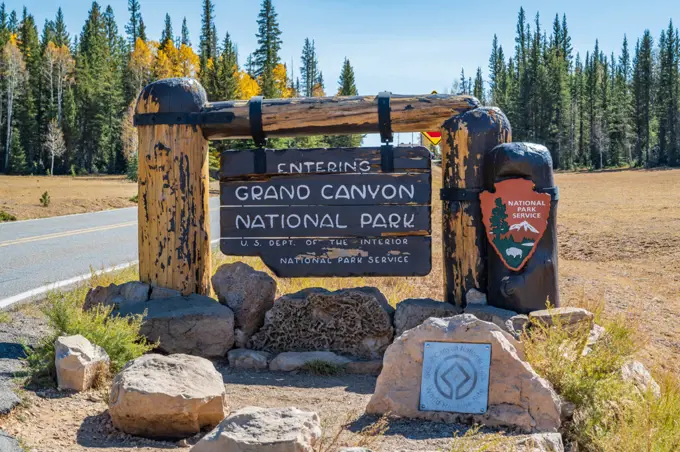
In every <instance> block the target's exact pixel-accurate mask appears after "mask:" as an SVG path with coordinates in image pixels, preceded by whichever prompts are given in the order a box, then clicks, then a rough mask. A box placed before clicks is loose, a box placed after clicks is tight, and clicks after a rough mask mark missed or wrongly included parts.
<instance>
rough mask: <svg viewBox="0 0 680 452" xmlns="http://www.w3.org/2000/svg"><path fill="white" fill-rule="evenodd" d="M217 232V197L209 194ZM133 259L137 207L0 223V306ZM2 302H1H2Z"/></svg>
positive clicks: (135, 245)
mask: <svg viewBox="0 0 680 452" xmlns="http://www.w3.org/2000/svg"><path fill="white" fill-rule="evenodd" d="M210 210H211V212H210V221H211V226H212V232H211V237H212V238H213V239H215V238H217V237H219V232H218V230H219V215H218V213H219V198H217V197H213V198H211V199H210ZM135 260H137V208H136V207H130V208H127V209H116V210H107V211H103V212H94V213H86V214H79V215H68V216H63V217H53V218H45V219H40V220H27V221H18V222H13V223H2V224H0V308H2V307H4V306H6V305H7V304H8V303H11V302H16V301H20V299H22V298H25V297H27V296H30V291H33V292H35V291H36V290H35V289H38V290H39V291H40V290H43V291H44V290H45V286H47V285H53V284H54V283H58V282H60V281H66V280H72V279H74V278H77V277H79V276H81V275H85V274H88V273H89V272H90V267H92V268H94V269H95V270H101V269H104V268H110V267H113V266H118V265H121V264H126V263H129V262H131V261H135ZM3 301H4V303H3Z"/></svg>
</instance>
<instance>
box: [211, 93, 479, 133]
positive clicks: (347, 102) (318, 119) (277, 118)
mask: <svg viewBox="0 0 680 452" xmlns="http://www.w3.org/2000/svg"><path fill="white" fill-rule="evenodd" d="M249 102H250V101H228V102H213V103H208V104H206V105H205V107H204V108H203V110H202V116H203V124H202V127H201V129H202V130H203V135H204V137H205V138H206V139H209V140H220V139H226V138H250V137H251V132H250V116H249ZM478 106H479V102H478V101H477V99H475V98H474V97H472V96H457V95H450V94H429V95H424V96H414V95H398V94H393V95H392V96H391V99H390V109H391V120H392V131H393V132H421V131H428V130H439V127H440V126H441V125H442V123H443V122H444V121H445V120H446V119H448V118H450V117H451V116H455V115H458V114H461V113H464V112H466V111H468V110H472V109H474V108H476V107H478ZM231 115H233V119H232V120H231V121H229V122H223V121H219V118H225V117H230V116H231ZM211 122H215V123H214V124H213V123H211ZM262 124H263V129H264V132H265V134H266V135H267V137H271V138H275V137H295V136H309V135H350V134H365V133H378V101H377V97H376V96H348V97H312V98H309V97H305V98H293V99H265V100H263V101H262Z"/></svg>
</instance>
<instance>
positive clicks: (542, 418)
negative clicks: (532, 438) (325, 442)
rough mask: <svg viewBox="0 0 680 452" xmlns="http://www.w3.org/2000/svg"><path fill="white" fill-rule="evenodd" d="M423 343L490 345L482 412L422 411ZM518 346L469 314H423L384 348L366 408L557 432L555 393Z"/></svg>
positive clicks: (420, 416) (392, 413)
mask: <svg viewBox="0 0 680 452" xmlns="http://www.w3.org/2000/svg"><path fill="white" fill-rule="evenodd" d="M425 342H453V343H458V342H462V343H477V344H489V345H490V346H491V363H490V368H489V387H488V405H487V407H488V408H487V410H486V412H485V413H484V414H461V413H452V412H443V411H421V410H420V390H421V381H422V375H423V350H424V345H425ZM521 349H522V345H521V343H520V342H518V341H516V340H515V339H514V338H513V337H512V336H511V335H510V334H508V333H507V332H505V331H503V330H502V329H501V328H500V327H498V326H497V325H495V324H493V323H490V322H485V321H482V320H479V319H477V318H476V317H474V316H473V315H470V314H463V315H458V316H455V317H450V318H446V319H439V318H430V319H427V320H426V321H425V322H424V323H423V324H421V325H419V326H417V327H415V328H413V329H411V330H408V331H407V332H406V333H404V334H402V335H401V336H399V337H398V338H397V339H395V341H394V343H393V344H392V345H390V346H389V348H388V349H387V351H386V352H385V357H384V359H383V369H382V372H381V373H380V376H379V377H378V381H377V382H376V387H375V393H374V394H373V396H372V397H371V400H370V401H369V403H368V406H367V407H366V412H367V413H368V414H386V413H390V414H391V415H393V416H400V417H405V418H416V419H427V420H433V421H440V422H441V421H443V422H448V423H457V422H464V423H478V424H482V425H486V426H490V427H501V426H503V427H511V428H517V429H518V430H521V431H524V432H527V433H535V432H554V431H557V430H558V429H559V427H560V425H561V421H560V400H559V397H558V395H557V394H556V393H555V390H554V389H553V388H552V386H551V385H550V383H549V382H548V381H547V380H545V379H543V378H541V377H540V376H539V375H538V374H536V372H534V370H533V369H532V367H531V365H530V364H529V363H527V362H526V361H525V360H524V358H523V353H522V352H521Z"/></svg>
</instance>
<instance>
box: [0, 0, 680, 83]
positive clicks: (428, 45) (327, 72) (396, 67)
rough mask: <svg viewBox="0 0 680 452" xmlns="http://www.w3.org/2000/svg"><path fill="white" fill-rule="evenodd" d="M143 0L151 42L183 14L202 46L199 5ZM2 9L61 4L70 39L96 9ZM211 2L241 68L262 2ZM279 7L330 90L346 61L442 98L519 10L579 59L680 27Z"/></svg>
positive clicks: (41, 15) (328, 0)
mask: <svg viewBox="0 0 680 452" xmlns="http://www.w3.org/2000/svg"><path fill="white" fill-rule="evenodd" d="M140 1H141V5H142V15H143V17H144V22H145V23H146V25H147V32H148V35H149V37H151V38H153V39H159V37H160V33H161V30H162V28H163V20H164V18H165V13H166V12H168V13H170V15H171V17H172V20H173V26H174V32H175V34H179V32H180V28H181V23H182V18H183V17H184V16H186V18H187V22H188V25H189V29H190V33H191V40H192V43H193V44H194V46H196V45H197V44H198V40H199V33H200V25H201V4H202V1H201V0H183V1H179V0H163V1H159V0H140ZM5 3H6V5H7V7H8V8H9V9H16V10H17V12H18V13H20V9H21V8H22V7H23V6H24V5H25V6H26V7H27V8H28V10H29V13H31V14H33V15H34V16H35V18H36V21H37V23H38V24H39V26H40V27H42V24H43V23H44V21H45V19H46V18H53V17H54V14H55V12H56V10H57V7H58V6H59V4H61V6H62V9H63V11H64V15H65V18H66V22H67V25H68V29H69V32H70V33H71V35H72V36H73V35H74V34H77V33H80V31H81V29H82V26H83V23H84V21H85V19H86V17H87V12H88V10H89V9H90V6H91V2H90V1H82V0H63V1H61V2H59V1H58V0H57V1H55V0H24V1H23V2H20V1H15V0H10V1H7V0H5ZM214 3H215V17H216V24H217V32H218V35H219V36H220V40H221V39H222V38H223V37H224V34H225V32H227V31H229V33H230V34H231V35H232V37H233V39H234V40H235V41H236V43H237V44H238V48H239V58H240V62H241V63H243V62H245V59H246V57H247V55H248V54H249V53H250V52H252V51H253V50H254V48H255V46H256V40H255V32H256V30H257V24H256V22H255V21H256V18H257V13H258V11H259V4H260V1H259V0H215V1H214ZM100 4H101V5H106V4H111V6H112V7H113V9H114V12H115V14H116V18H117V20H118V25H119V28H120V31H121V32H123V30H124V28H123V27H124V25H125V23H126V22H127V20H128V12H127V0H111V1H110V2H106V1H101V2H100ZM274 6H275V8H276V10H277V12H278V14H279V22H280V25H281V30H282V32H283V35H282V38H283V47H282V51H281V56H282V59H283V60H284V61H285V62H286V63H287V64H288V66H289V67H290V64H291V58H292V61H293V65H294V70H295V73H296V74H297V73H298V71H299V66H300V51H301V49H302V44H303V41H304V39H305V37H309V38H311V39H314V40H315V41H316V47H317V53H318V56H319V63H320V66H321V69H322V71H323V74H324V79H325V81H326V91H327V92H328V93H329V94H332V93H334V92H335V89H336V86H337V85H336V83H337V79H338V75H339V72H340V68H341V64H342V61H343V59H344V57H345V56H347V57H348V58H349V59H350V61H351V62H352V65H353V66H354V69H355V73H356V79H357V87H358V89H359V92H360V94H375V93H377V92H379V91H382V90H388V91H392V92H394V93H400V94H421V93H429V92H431V91H432V90H438V91H439V92H443V91H444V90H446V89H450V87H451V84H452V82H453V81H454V80H456V79H458V77H459V74H460V70H461V67H465V69H466V74H468V75H471V76H472V75H474V71H475V70H476V68H477V66H481V67H482V70H484V72H485V76H486V69H487V66H488V58H489V52H490V48H491V40H492V37H493V35H494V33H496V34H497V35H498V38H499V41H500V43H501V44H502V45H503V47H504V49H505V51H506V56H507V55H509V54H510V53H511V52H512V48H513V46H514V33H515V23H516V18H517V12H518V11H519V8H520V6H524V9H525V10H526V12H527V16H528V17H529V18H530V19H531V20H532V21H533V18H534V15H535V14H536V12H537V11H539V12H540V13H541V22H542V26H543V27H551V25H552V20H553V18H554V16H555V13H559V14H560V16H561V15H562V13H566V14H567V21H568V26H569V30H570V33H571V36H572V44H573V46H574V50H575V51H580V52H581V53H582V54H585V52H586V50H589V49H592V47H593V45H594V43H595V39H596V38H599V40H600V46H601V49H602V50H603V51H604V52H605V53H606V54H609V53H610V52H611V51H615V52H616V53H617V54H618V51H619V49H620V47H621V42H622V39H623V35H624V33H625V34H628V38H629V40H630V41H631V47H634V43H635V39H637V37H638V36H640V35H641V34H642V32H643V31H644V29H645V28H649V29H650V30H651V31H652V35H653V36H654V37H655V38H658V35H659V32H660V31H661V29H662V28H665V27H666V26H667V25H668V20H669V19H670V18H671V17H674V18H675V20H676V25H680V1H679V0H646V1H643V2H641V1H631V0H618V1H616V0H589V1H585V0H571V1H547V0H542V1H538V0H530V1H527V0H525V1H521V2H519V1H510V0H493V1H488V0H487V1H482V2H479V1H469V0H466V1H462V2H461V1H458V0H448V1H446V0H274ZM532 28H533V25H532ZM289 70H290V69H289Z"/></svg>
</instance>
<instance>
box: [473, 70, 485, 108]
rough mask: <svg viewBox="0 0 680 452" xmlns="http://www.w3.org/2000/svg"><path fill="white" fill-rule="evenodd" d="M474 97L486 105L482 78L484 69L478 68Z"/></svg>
mask: <svg viewBox="0 0 680 452" xmlns="http://www.w3.org/2000/svg"><path fill="white" fill-rule="evenodd" d="M472 95H473V96H475V97H476V98H477V99H479V101H480V102H481V103H482V105H485V104H486V99H485V96H484V79H483V78H482V68H481V67H478V68H477V74H476V75H475V85H474V88H473V90H472Z"/></svg>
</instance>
